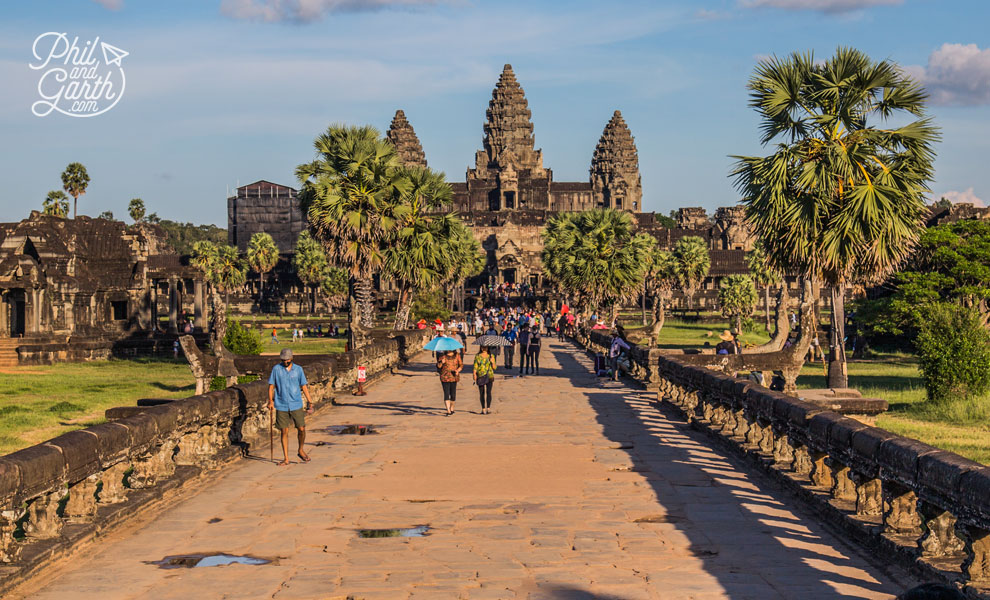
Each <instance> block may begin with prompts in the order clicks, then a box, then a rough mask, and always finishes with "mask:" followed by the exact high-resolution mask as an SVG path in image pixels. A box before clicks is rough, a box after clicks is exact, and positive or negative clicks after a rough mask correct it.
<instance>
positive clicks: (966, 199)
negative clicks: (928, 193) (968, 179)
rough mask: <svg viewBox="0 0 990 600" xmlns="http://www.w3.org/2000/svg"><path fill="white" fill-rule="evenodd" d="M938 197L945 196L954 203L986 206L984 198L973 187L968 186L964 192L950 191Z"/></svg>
mask: <svg viewBox="0 0 990 600" xmlns="http://www.w3.org/2000/svg"><path fill="white" fill-rule="evenodd" d="M935 197H936V198H945V199H947V200H948V201H949V202H951V203H953V204H973V205H975V206H986V203H984V202H983V199H981V198H979V197H978V196H977V195H976V193H975V192H974V191H973V188H971V187H970V188H966V191H964V192H957V191H954V190H953V191H949V192H943V193H941V194H938V195H937V196H935Z"/></svg>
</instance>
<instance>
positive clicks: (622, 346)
mask: <svg viewBox="0 0 990 600" xmlns="http://www.w3.org/2000/svg"><path fill="white" fill-rule="evenodd" d="M628 350H629V344H627V343H626V341H625V340H624V339H622V338H621V337H620V336H619V334H618V333H615V334H613V335H612V344H611V346H609V349H608V358H609V360H610V361H611V363H612V364H611V367H612V381H618V380H619V357H620V356H621V355H622V352H623V351H628Z"/></svg>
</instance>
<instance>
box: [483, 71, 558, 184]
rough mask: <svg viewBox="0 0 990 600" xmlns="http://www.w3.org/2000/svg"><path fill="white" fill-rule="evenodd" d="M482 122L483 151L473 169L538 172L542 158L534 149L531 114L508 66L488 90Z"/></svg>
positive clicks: (521, 90)
mask: <svg viewBox="0 0 990 600" xmlns="http://www.w3.org/2000/svg"><path fill="white" fill-rule="evenodd" d="M486 116H487V120H486V122H485V127H484V129H485V138H484V142H483V144H484V150H483V151H480V152H478V154H477V157H476V160H475V162H476V168H477V169H480V170H484V169H495V170H501V169H504V168H505V167H506V166H507V165H509V164H512V165H513V166H514V167H515V169H516V170H519V169H532V170H534V171H542V169H543V157H542V153H541V152H540V151H539V150H536V149H534V142H533V122H532V121H531V118H532V113H531V112H530V110H529V103H528V102H527V101H526V94H525V93H524V92H523V89H522V86H520V85H519V82H518V81H516V74H515V73H514V72H513V71H512V65H508V64H507V65H505V67H503V69H502V75H501V76H500V77H499V78H498V83H497V84H495V89H494V90H492V99H491V101H490V102H489V103H488V111H487V112H486Z"/></svg>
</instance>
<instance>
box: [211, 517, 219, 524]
mask: <svg viewBox="0 0 990 600" xmlns="http://www.w3.org/2000/svg"><path fill="white" fill-rule="evenodd" d="M220 521H223V519H221V518H220V517H213V518H212V519H210V520H209V521H207V523H210V524H213V523H219V522H220Z"/></svg>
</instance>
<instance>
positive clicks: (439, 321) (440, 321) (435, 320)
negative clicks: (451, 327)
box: [434, 319, 443, 323]
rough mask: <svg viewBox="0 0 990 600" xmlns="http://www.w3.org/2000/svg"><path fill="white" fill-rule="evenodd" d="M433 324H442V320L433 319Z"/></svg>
mask: <svg viewBox="0 0 990 600" xmlns="http://www.w3.org/2000/svg"><path fill="white" fill-rule="evenodd" d="M434 322H436V323H443V319H434Z"/></svg>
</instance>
